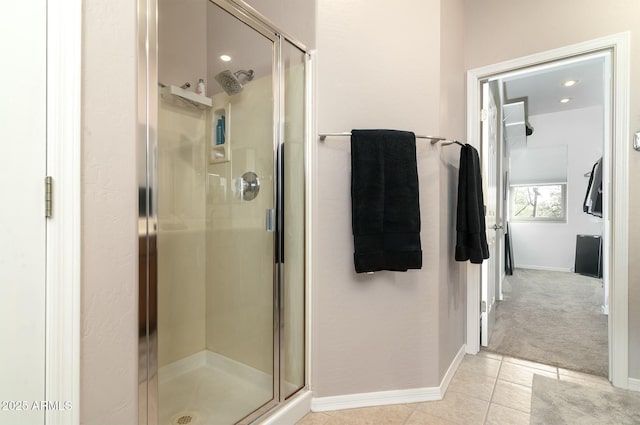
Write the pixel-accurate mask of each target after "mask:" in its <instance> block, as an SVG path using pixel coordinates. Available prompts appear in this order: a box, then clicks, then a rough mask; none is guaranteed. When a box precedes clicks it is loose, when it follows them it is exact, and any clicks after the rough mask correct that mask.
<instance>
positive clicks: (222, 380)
mask: <svg viewBox="0 0 640 425" xmlns="http://www.w3.org/2000/svg"><path fill="white" fill-rule="evenodd" d="M158 383H159V388H158V392H159V412H158V413H159V424H160V425H232V424H234V423H236V422H238V421H239V420H240V419H242V418H243V417H245V416H247V415H248V414H250V413H251V412H253V411H254V410H255V409H257V408H258V407H260V406H262V405H263V404H265V403H266V402H268V401H269V400H271V398H272V392H273V384H272V379H271V376H270V375H268V374H266V373H264V372H262V371H259V370H257V369H254V368H252V367H249V366H247V365H245V364H242V363H239V362H236V361H234V360H231V359H229V358H226V357H224V356H221V355H219V354H216V353H212V352H210V351H201V352H199V353H197V354H194V355H192V356H189V357H187V358H185V359H182V360H178V361H177V362H174V363H171V364H169V365H166V366H163V367H161V368H160V370H159V371H158Z"/></svg>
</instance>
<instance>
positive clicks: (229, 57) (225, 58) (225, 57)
mask: <svg viewBox="0 0 640 425" xmlns="http://www.w3.org/2000/svg"><path fill="white" fill-rule="evenodd" d="M220 59H222V60H223V61H224V62H229V61H230V60H231V56H229V55H222V56H220Z"/></svg>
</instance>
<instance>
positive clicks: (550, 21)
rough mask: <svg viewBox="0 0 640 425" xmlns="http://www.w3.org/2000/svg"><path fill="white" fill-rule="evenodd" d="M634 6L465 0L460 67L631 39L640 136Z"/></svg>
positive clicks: (637, 232)
mask: <svg viewBox="0 0 640 425" xmlns="http://www.w3.org/2000/svg"><path fill="white" fill-rule="evenodd" d="M638 16H640V3H639V2H637V1H636V0H617V1H615V2H611V1H606V0H591V1H588V2H585V1H581V0H565V1H562V2H557V1H553V0H542V1H537V2H525V1H521V0H520V1H501V0H486V1H483V2H477V1H473V0H465V17H466V19H465V27H466V31H465V66H466V68H467V69H472V68H477V67H480V66H484V65H490V64H493V63H497V62H500V61H504V60H508V59H513V58H517V57H521V56H525V55H528V54H532V53H536V52H541V51H545V50H550V49H553V48H558V47H562V46H566V45H570V44H574V43H578V42H581V41H586V40H591V39H594V38H598V37H603V36H606V35H611V34H615V33H619V32H623V31H630V34H631V43H630V45H631V72H630V75H631V87H630V88H629V94H630V105H631V109H630V115H629V118H630V119H629V130H630V133H631V134H633V133H634V132H635V131H638V130H640V80H638V75H639V74H638V70H639V69H640V29H638ZM628 146H629V147H628V148H627V152H628V153H629V183H630V185H629V198H630V214H629V215H630V223H629V374H630V376H631V377H635V378H640V267H638V266H637V265H638V264H640V223H638V221H637V220H636V219H635V216H636V215H637V212H638V211H640V191H639V190H637V188H636V186H635V182H637V181H639V180H640V153H638V152H635V151H634V150H633V149H632V148H631V141H629V145H628Z"/></svg>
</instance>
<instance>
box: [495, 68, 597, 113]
mask: <svg viewBox="0 0 640 425" xmlns="http://www.w3.org/2000/svg"><path fill="white" fill-rule="evenodd" d="M567 80H578V83H577V84H575V85H574V86H572V87H563V86H562V83H563V82H565V81H567ZM501 81H502V82H503V83H504V85H503V90H504V97H505V103H509V100H510V99H517V98H521V97H527V98H528V106H529V113H528V115H529V116H531V115H539V114H548V113H552V112H559V111H566V110H569V109H580V108H586V107H590V106H596V105H603V104H604V57H603V56H597V57H591V58H586V59H584V60H579V61H576V60H572V61H570V62H569V63H559V64H558V65H555V66H544V67H541V69H537V70H536V69H534V70H531V71H528V72H519V73H517V74H516V75H512V76H507V77H504V78H502V79H501ZM565 97H568V98H571V101H570V102H568V103H560V99H562V98H565Z"/></svg>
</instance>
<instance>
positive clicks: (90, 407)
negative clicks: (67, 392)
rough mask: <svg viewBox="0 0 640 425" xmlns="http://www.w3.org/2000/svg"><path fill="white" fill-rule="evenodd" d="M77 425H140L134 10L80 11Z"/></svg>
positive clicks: (102, 4)
mask: <svg viewBox="0 0 640 425" xmlns="http://www.w3.org/2000/svg"><path fill="white" fill-rule="evenodd" d="M83 5H84V9H83V40H82V46H83V47H82V56H83V65H82V75H83V77H82V266H81V267H82V288H81V297H82V299H81V310H82V312H81V320H82V325H81V326H82V328H81V341H80V344H81V345H80V350H81V359H80V362H81V363H80V402H81V405H80V420H81V423H82V424H87V425H89V424H91V425H98V424H104V425H113V424H127V425H129V424H135V423H137V421H138V390H137V388H138V384H137V380H138V379H137V377H138V368H137V367H138V363H137V361H138V338H137V321H138V304H137V303H138V274H137V273H138V269H137V263H138V240H137V222H136V217H137V212H138V205H137V204H138V194H137V182H136V131H137V128H136V116H137V109H136V96H137V87H136V61H137V54H136V40H137V34H136V4H135V2H131V1H128V0H111V1H102V0H86V1H84V2H83Z"/></svg>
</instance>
